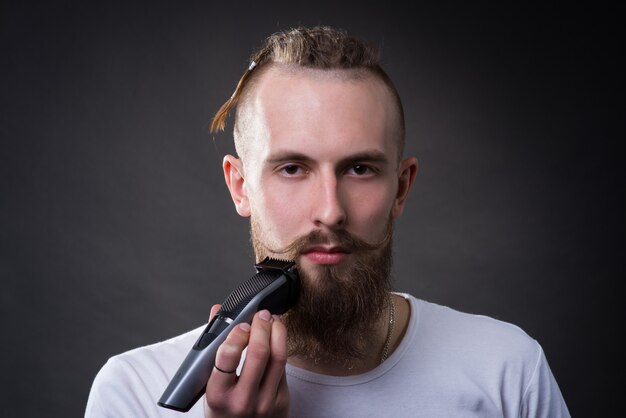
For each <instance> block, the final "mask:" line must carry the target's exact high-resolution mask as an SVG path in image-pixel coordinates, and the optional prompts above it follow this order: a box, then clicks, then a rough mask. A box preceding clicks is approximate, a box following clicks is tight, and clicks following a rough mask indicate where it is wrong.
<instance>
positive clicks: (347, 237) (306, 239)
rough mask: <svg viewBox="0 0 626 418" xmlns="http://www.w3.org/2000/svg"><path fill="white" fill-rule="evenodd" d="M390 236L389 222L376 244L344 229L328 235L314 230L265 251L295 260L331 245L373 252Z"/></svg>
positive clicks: (351, 250)
mask: <svg viewBox="0 0 626 418" xmlns="http://www.w3.org/2000/svg"><path fill="white" fill-rule="evenodd" d="M392 236H393V225H392V222H391V221H390V222H388V223H387V230H386V232H385V236H384V237H383V238H382V239H381V240H380V241H378V242H367V241H365V240H363V239H361V238H358V237H356V236H354V235H353V234H351V233H349V232H348V231H346V230H345V229H339V230H335V231H332V232H330V233H327V232H323V231H320V230H315V231H311V232H309V233H308V234H305V235H303V236H301V237H298V238H296V239H295V240H294V241H293V242H291V243H290V244H288V245H287V246H285V247H283V248H267V249H268V250H269V251H271V252H272V253H274V254H281V255H284V256H286V258H288V259H292V260H295V259H296V258H297V257H298V256H299V255H301V254H302V253H303V251H305V250H306V249H307V248H310V247H313V246H316V245H323V244H333V245H336V246H338V247H340V248H342V249H343V250H346V251H349V252H351V253H357V252H368V251H375V250H378V249H380V248H383V247H384V246H386V245H387V244H389V242H390V241H391V238H392Z"/></svg>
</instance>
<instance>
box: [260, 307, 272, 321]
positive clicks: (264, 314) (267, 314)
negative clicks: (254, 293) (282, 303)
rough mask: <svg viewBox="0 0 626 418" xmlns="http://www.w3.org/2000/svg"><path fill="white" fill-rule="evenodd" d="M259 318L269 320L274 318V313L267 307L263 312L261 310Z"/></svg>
mask: <svg viewBox="0 0 626 418" xmlns="http://www.w3.org/2000/svg"><path fill="white" fill-rule="evenodd" d="M259 318H261V319H262V320H264V321H269V320H270V319H272V314H271V313H270V311H268V310H267V309H263V310H262V311H261V312H259Z"/></svg>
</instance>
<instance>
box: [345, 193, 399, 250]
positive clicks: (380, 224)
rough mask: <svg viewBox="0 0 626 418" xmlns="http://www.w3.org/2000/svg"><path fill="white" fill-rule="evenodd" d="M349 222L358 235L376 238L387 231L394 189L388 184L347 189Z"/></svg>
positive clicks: (370, 238)
mask: <svg viewBox="0 0 626 418" xmlns="http://www.w3.org/2000/svg"><path fill="white" fill-rule="evenodd" d="M349 195H350V198H349V201H350V210H349V214H348V219H349V223H350V224H351V226H352V228H353V229H354V232H355V233H357V234H358V235H359V236H361V237H363V238H366V239H369V240H372V239H373V240H376V239H378V238H380V236H381V235H382V234H384V233H386V231H387V222H388V221H389V218H390V216H391V209H392V207H393V202H394V196H395V191H394V189H393V188H392V187H391V185H389V184H386V183H385V184H384V185H378V187H370V188H368V189H367V190H358V189H356V188H352V189H350V191H349Z"/></svg>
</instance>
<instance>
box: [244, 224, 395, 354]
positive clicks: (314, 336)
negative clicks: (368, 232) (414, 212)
mask: <svg viewBox="0 0 626 418" xmlns="http://www.w3.org/2000/svg"><path fill="white" fill-rule="evenodd" d="M392 231H393V224H392V220H391V217H389V221H388V224H387V232H386V235H385V237H384V238H383V240H382V241H380V242H378V243H373V244H372V243H368V242H366V241H363V240H361V239H359V238H357V237H355V236H353V235H351V234H350V233H348V232H347V231H345V230H337V231H333V232H332V233H329V234H325V233H322V232H321V231H313V232H311V233H310V234H308V235H305V236H303V237H300V238H298V239H296V240H295V241H294V242H292V243H291V244H290V245H288V246H287V247H285V248H281V249H271V248H269V247H268V246H267V245H266V244H265V243H264V242H263V241H262V240H261V237H262V236H263V233H262V230H261V228H260V225H259V224H258V223H256V222H255V220H254V218H253V219H252V220H251V240H252V245H253V247H254V251H255V254H256V257H257V259H259V260H261V259H263V258H265V257H266V256H270V257H272V256H273V257H275V256H276V255H280V256H281V258H288V259H292V260H296V261H297V260H298V256H300V255H301V254H302V251H303V250H304V249H306V248H310V247H312V246H315V245H320V244H325V243H326V244H327V243H332V244H333V245H337V246H339V247H341V248H343V249H344V250H345V251H347V252H349V253H350V258H349V259H348V260H347V261H344V262H343V263H341V264H339V265H316V266H314V268H313V269H312V271H307V270H305V269H303V268H300V266H298V273H299V276H300V296H299V297H298V302H297V303H296V305H295V306H294V307H293V308H291V309H290V310H289V311H287V312H286V313H285V314H284V315H283V316H282V321H283V323H284V324H285V327H286V328H287V350H288V355H289V356H297V357H300V358H303V359H306V360H312V361H315V362H318V361H320V360H325V361H339V362H344V363H345V364H350V363H351V362H352V361H353V360H358V359H362V358H364V356H365V354H366V353H367V351H368V349H370V350H371V347H372V344H375V342H376V333H375V327H376V326H377V324H378V322H379V320H380V318H381V315H383V312H384V310H385V308H386V307H387V306H388V303H389V302H388V301H389V291H390V290H391V280H390V273H391V264H392V245H391V242H392V240H391V238H392V235H393V234H392Z"/></svg>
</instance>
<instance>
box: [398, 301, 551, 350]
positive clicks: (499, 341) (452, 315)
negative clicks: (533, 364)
mask: <svg viewBox="0 0 626 418" xmlns="http://www.w3.org/2000/svg"><path fill="white" fill-rule="evenodd" d="M404 296H405V297H407V298H408V300H409V302H410V304H411V308H412V318H413V319H414V320H415V322H416V326H417V327H418V331H419V333H420V335H422V336H426V337H428V338H433V339H436V340H438V341H442V342H443V341H445V342H446V343H447V344H452V345H459V346H463V347H464V348H465V349H472V348H474V349H477V350H478V349H480V351H483V352H489V353H494V352H504V353H509V354H512V353H516V354H517V355H521V356H523V357H528V358H527V360H530V361H533V360H535V361H536V360H537V359H538V356H539V355H540V351H541V347H540V346H539V343H538V342H537V341H536V340H535V339H534V338H533V337H531V336H530V335H529V334H528V333H527V332H526V331H525V330H524V329H522V328H521V327H519V326H518V325H515V324H513V323H510V322H507V321H503V320H500V319H496V318H493V317H490V316H485V315H480V314H474V313H468V312H463V311H459V310H457V309H453V308H450V307H447V306H444V305H440V304H436V303H433V302H427V301H424V300H421V299H417V298H415V297H413V296H411V295H404Z"/></svg>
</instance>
